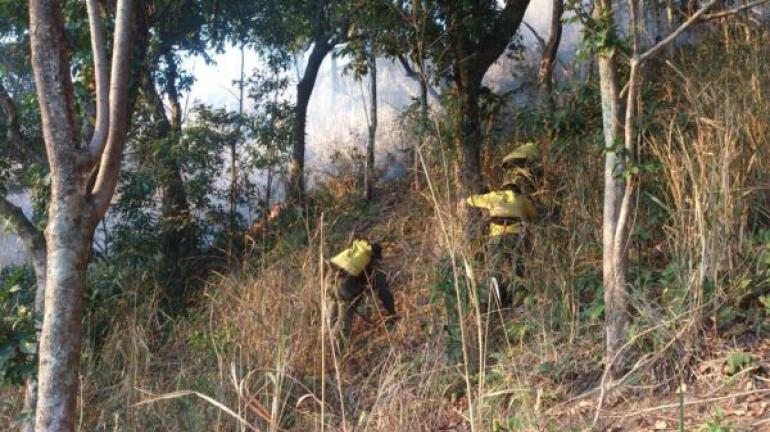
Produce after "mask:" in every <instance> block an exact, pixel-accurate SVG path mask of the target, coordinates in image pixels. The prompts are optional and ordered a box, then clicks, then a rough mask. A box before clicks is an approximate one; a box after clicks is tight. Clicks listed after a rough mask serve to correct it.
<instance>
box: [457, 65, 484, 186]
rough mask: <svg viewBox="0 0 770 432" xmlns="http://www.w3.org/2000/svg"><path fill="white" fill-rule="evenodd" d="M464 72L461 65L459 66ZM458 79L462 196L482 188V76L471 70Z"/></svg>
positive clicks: (459, 166) (459, 167)
mask: <svg viewBox="0 0 770 432" xmlns="http://www.w3.org/2000/svg"><path fill="white" fill-rule="evenodd" d="M460 68H461V69H460V70H461V71H462V68H463V67H462V66H460ZM460 75H461V77H460V79H458V80H457V90H458V93H459V94H458V97H459V101H458V102H459V104H458V112H457V115H456V118H455V128H454V129H455V140H456V148H457V149H458V150H459V151H460V163H459V165H458V179H459V180H460V190H461V191H462V195H463V196H469V195H472V194H476V193H479V192H480V191H481V186H482V184H481V142H482V136H481V117H480V114H479V95H480V93H481V78H478V79H477V78H475V77H473V75H472V74H470V73H467V72H466V73H463V72H460Z"/></svg>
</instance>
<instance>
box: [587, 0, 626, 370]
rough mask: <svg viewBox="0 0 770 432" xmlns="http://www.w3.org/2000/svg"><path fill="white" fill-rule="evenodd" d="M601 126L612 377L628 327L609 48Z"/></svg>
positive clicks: (603, 3) (616, 95)
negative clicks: (618, 245) (618, 235)
mask: <svg viewBox="0 0 770 432" xmlns="http://www.w3.org/2000/svg"><path fill="white" fill-rule="evenodd" d="M611 8H612V6H611V1H610V0H600V1H599V2H597V5H596V7H595V9H594V11H595V13H596V14H597V15H598V14H601V13H602V12H603V11H604V10H611ZM598 63H599V84H600V89H601V103H602V124H603V131H604V152H605V156H604V205H603V208H604V211H603V222H602V250H603V258H602V281H603V285H604V316H605V326H604V329H605V349H604V358H605V367H606V368H607V370H608V372H609V375H608V376H609V377H610V378H614V377H616V376H617V375H618V374H619V372H620V371H621V370H622V367H623V364H624V362H623V361H622V359H620V358H617V357H618V354H619V352H620V348H621V346H622V345H623V343H624V342H625V340H626V332H627V328H628V315H627V313H626V308H627V296H626V280H625V277H626V254H625V251H624V250H618V249H616V248H615V235H616V232H617V226H618V214H619V211H620V204H621V200H622V198H623V191H624V189H625V188H624V181H623V177H622V173H623V169H624V166H625V165H624V161H623V159H622V158H621V157H619V155H618V148H619V146H620V144H621V140H622V132H623V127H622V125H623V119H622V117H621V108H620V77H619V74H618V64H617V52H616V51H615V50H614V49H613V50H610V51H609V52H608V51H603V54H600V55H599V61H598Z"/></svg>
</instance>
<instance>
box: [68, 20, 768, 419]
mask: <svg viewBox="0 0 770 432" xmlns="http://www.w3.org/2000/svg"><path fill="white" fill-rule="evenodd" d="M725 34H727V35H728V36H730V37H731V38H732V39H730V40H729V43H728V41H725V40H721V41H719V40H711V41H708V42H707V43H704V44H703V45H702V46H701V47H699V48H697V49H693V50H692V51H689V52H685V53H683V54H682V55H681V56H679V57H677V58H676V59H674V60H673V61H672V62H671V64H670V65H665V64H662V65H658V66H656V67H657V68H659V69H658V71H666V73H665V74H664V73H658V74H657V75H655V76H660V77H665V78H663V79H660V80H658V81H656V82H654V83H653V84H654V85H651V86H650V89H649V90H648V92H647V93H646V94H647V95H648V97H651V98H653V99H652V100H654V101H656V102H661V103H660V107H658V108H656V111H654V113H653V115H651V116H650V117H648V118H645V121H646V122H647V123H645V124H643V130H644V131H645V133H644V134H643V137H644V146H642V148H643V150H642V153H641V157H642V162H655V164H654V165H655V166H656V168H655V169H656V171H654V172H652V173H651V174H647V175H645V176H644V177H643V179H642V180H643V181H642V184H643V186H642V190H641V191H639V194H638V196H639V200H638V201H639V204H638V207H637V213H636V214H637V217H636V219H635V230H634V232H635V233H636V234H635V237H634V238H633V239H632V242H631V245H632V246H631V247H632V251H631V252H632V253H631V258H632V262H634V263H635V264H636V267H637V268H643V269H642V270H644V271H647V272H648V273H650V274H653V275H654V276H653V277H651V278H647V279H645V278H641V277H632V278H629V280H632V281H633V286H632V287H631V289H632V292H633V296H634V297H633V302H632V303H633V306H634V308H633V311H632V313H633V314H634V317H633V318H634V329H633V333H632V336H633V340H632V343H630V344H629V347H628V348H629V349H631V350H633V351H634V358H636V359H638V361H637V362H636V363H635V364H633V365H631V366H632V372H631V375H632V376H631V378H633V379H632V380H630V381H629V382H633V383H635V384H634V386H631V384H628V386H629V388H633V389H634V391H636V392H637V394H641V392H644V391H646V392H648V394H649V393H651V392H653V391H654V389H655V388H657V387H658V386H661V385H663V386H665V385H667V384H669V383H671V382H676V383H678V379H680V378H681V377H682V375H684V374H685V371H684V369H686V365H687V364H688V362H689V361H690V360H688V355H689V356H690V357H689V359H691V358H692V356H694V355H707V353H704V352H699V351H698V347H699V345H700V344H699V342H698V341H699V340H700V337H701V336H702V335H703V334H704V333H705V332H710V331H713V328H712V327H711V326H710V324H713V321H710V319H711V317H712V316H713V315H714V313H715V311H717V310H718V307H719V305H720V304H722V303H724V302H727V301H730V299H731V297H733V296H734V290H735V284H736V283H737V282H736V281H739V280H742V278H744V277H749V276H751V274H750V272H751V269H750V266H747V264H746V262H747V260H749V259H750V258H751V257H750V252H751V250H750V242H749V241H748V240H749V239H750V238H751V236H753V235H754V231H756V229H757V227H758V226H762V225H763V224H764V225H763V226H767V221H768V220H770V218H768V214H767V210H766V209H767V207H766V204H767V203H768V191H767V187H768V186H767V185H768V184H770V176H769V175H768V174H767V169H766V168H767V162H766V161H767V160H768V157H770V145H768V142H767V127H766V125H767V123H768V120H770V118H769V116H768V113H770V107H769V106H768V103H767V101H766V100H765V98H764V97H763V96H764V95H766V94H767V90H768V86H770V72H769V71H768V70H767V68H766V67H765V66H764V61H763V60H764V59H766V58H768V54H770V52H768V50H769V48H767V44H766V43H763V41H767V40H768V37H767V35H765V34H764V33H763V32H760V31H757V30H753V32H752V33H751V34H750V36H751V37H750V38H748V39H749V42H746V39H745V38H743V39H735V38H734V35H735V34H736V33H734V32H733V33H729V32H728V33H725ZM731 35H732V36H731ZM651 76H652V75H651ZM436 123H437V126H440V123H441V120H440V119H438V118H437V119H436ZM597 126H598V123H597ZM599 134H600V128H599V127H596V130H586V131H584V132H583V133H581V134H574V135H570V136H557V137H556V138H555V139H554V140H553V141H550V140H549V141H545V139H544V138H543V137H538V136H533V135H531V134H529V133H527V134H523V133H521V132H520V131H519V132H517V131H516V130H514V131H513V133H512V135H511V136H508V137H502V138H501V142H503V143H505V144H504V145H503V146H501V147H498V148H493V149H490V152H491V153H492V154H493V155H494V156H493V157H490V158H489V161H490V166H489V167H487V169H486V175H487V178H490V179H491V182H492V183H494V182H495V180H496V179H497V177H498V176H499V173H497V172H496V171H495V170H494V167H493V166H492V165H491V163H492V162H493V161H494V160H496V159H497V158H498V157H499V156H500V155H502V154H504V152H505V151H506V150H509V149H510V147H512V146H513V145H515V143H516V142H519V141H523V140H525V139H536V140H539V141H540V143H541V144H542V145H543V147H545V148H546V149H547V150H548V151H547V155H546V160H545V165H546V173H545V178H544V179H543V188H542V190H541V191H540V192H538V194H537V196H536V198H537V200H538V202H539V204H540V206H541V208H542V209H543V220H542V221H541V223H539V224H537V225H535V226H532V227H530V229H531V231H532V236H531V238H532V243H533V245H532V248H531V249H530V250H529V252H528V253H527V254H526V256H525V257H524V261H525V267H526V268H527V275H526V281H525V286H524V287H522V288H521V292H520V293H519V294H520V297H519V302H518V303H517V305H516V307H515V308H513V309H512V310H505V311H500V310H498V309H495V308H494V307H492V308H485V307H484V304H491V303H492V301H491V299H489V298H480V296H479V295H477V294H476V293H478V292H489V291H484V290H483V289H479V290H477V289H476V288H484V287H485V286H486V285H488V280H487V278H486V276H485V275H486V273H487V270H488V269H486V268H485V264H484V262H485V260H484V259H483V256H482V257H481V258H479V255H480V251H482V250H483V249H482V243H483V241H470V242H468V241H467V237H466V236H465V235H463V233H462V223H461V219H462V215H461V214H460V213H459V212H460V209H458V206H457V195H456V193H455V190H454V184H455V181H454V180H455V179H454V176H453V172H454V170H453V165H452V162H451V161H452V156H451V151H450V150H449V148H448V144H447V143H446V142H444V141H443V140H442V139H440V138H439V137H434V138H433V139H432V140H429V141H426V142H425V143H424V144H423V147H421V151H420V153H419V154H420V157H421V161H422V171H423V172H424V173H425V178H424V179H423V180H422V181H421V183H422V184H423V186H424V187H423V188H422V189H421V190H420V191H416V192H407V189H408V187H409V186H407V185H406V184H405V183H404V184H396V185H393V186H389V187H386V188H385V189H384V190H383V191H381V193H380V196H379V198H378V200H377V202H376V203H375V204H373V205H371V206H364V205H362V204H361V203H360V202H359V201H358V200H357V198H356V193H355V192H354V191H351V190H350V188H351V187H352V185H355V184H356V182H355V181H353V180H351V179H350V178H338V179H336V180H335V181H332V182H329V183H327V184H326V185H322V186H321V188H320V190H319V191H318V193H317V194H318V195H317V197H316V198H317V199H316V202H317V203H318V205H317V209H316V210H317V211H316V213H314V214H315V216H314V217H313V218H311V219H309V220H303V221H300V223H298V224H296V225H295V226H294V227H293V228H292V231H291V232H289V233H288V235H287V236H286V238H285V239H282V240H279V244H278V245H277V246H276V247H275V248H274V249H273V250H272V252H270V253H268V254H267V255H264V256H261V257H260V258H259V259H255V260H250V261H247V262H245V263H244V264H243V266H242V267H241V268H240V269H238V270H234V271H233V272H231V273H229V274H226V275H217V276H215V277H212V278H211V280H209V281H208V284H207V287H206V289H205V292H204V295H203V297H202V298H201V299H200V302H199V304H198V306H197V307H196V308H195V309H194V310H192V311H191V312H190V313H189V315H188V316H187V317H184V318H178V319H176V320H168V319H165V317H163V316H162V314H161V313H160V311H159V308H158V301H157V300H154V299H152V298H149V299H148V298H140V297H139V296H137V293H142V292H152V289H144V287H141V286H132V285H131V284H128V285H127V288H126V294H125V301H123V302H121V303H120V304H121V307H120V308H119V309H118V310H117V311H115V312H114V314H113V315H114V317H113V321H112V323H111V327H110V331H109V332H108V335H107V336H106V338H105V339H104V340H103V341H102V344H101V345H100V346H99V347H98V348H95V347H94V346H90V347H89V349H88V350H87V355H86V356H85V361H84V364H83V379H82V395H81V401H82V409H81V412H80V416H81V418H80V422H79V423H80V425H81V430H89V431H91V430H93V431H107V430H110V431H113V430H127V431H128V430H131V431H134V430H137V431H138V430H142V431H144V430H147V431H150V430H167V431H193V430H200V431H204V430H205V431H250V430H264V431H282V430H296V431H305V430H308V431H310V430H312V431H338V430H339V431H434V430H458V431H462V430H472V431H486V430H493V428H494V427H499V428H502V429H499V430H546V429H547V428H564V429H566V428H568V427H574V428H577V429H582V428H587V427H589V425H590V423H591V420H592V417H593V412H591V411H590V410H589V412H584V411H580V410H578V411H574V410H571V409H570V410H567V411H566V412H565V411H564V410H565V409H567V408H565V407H566V406H567V405H568V403H569V402H570V401H574V400H576V399H579V398H590V397H593V396H594V395H598V393H596V392H595V390H596V388H597V387H598V380H599V379H600V374H601V370H602V366H601V362H602V359H601V352H602V348H601V347H602V345H601V339H602V327H601V324H602V320H601V298H602V296H601V292H600V291H599V289H600V283H601V281H600V263H601V261H600V260H601V248H600V241H599V239H600V228H601V227H600V224H601V186H600V185H601V176H600V173H601V170H602V167H601V159H602V158H601V153H600V147H599V144H598V143H599V142H600V139H599ZM656 214H657V215H660V214H662V219H661V221H660V222H657V220H658V219H656V218H654V217H653V215H656ZM321 215H322V216H321ZM651 221H653V222H651ZM640 227H641V228H644V229H646V230H648V231H650V233H649V235H648V236H646V237H644V236H642V235H640V234H638V233H639V228H640ZM351 233H356V234H357V235H365V236H368V237H370V238H374V239H381V240H382V241H383V242H384V245H385V250H384V255H385V257H386V259H385V262H386V267H387V269H388V271H389V273H390V282H391V284H392V286H393V289H394V293H395V296H396V300H397V308H398V311H399V315H400V317H401V319H400V321H399V323H398V325H397V326H396V327H395V329H393V330H387V329H386V328H385V327H384V326H383V325H382V320H381V319H380V317H379V314H378V309H377V306H376V304H375V303H376V302H374V301H368V302H366V303H365V305H364V308H363V309H364V310H363V311H362V314H363V315H365V316H367V317H369V321H371V322H365V321H364V320H362V319H359V320H358V321H357V324H356V326H355V330H354V335H355V336H354V337H353V338H352V340H351V341H350V342H349V343H348V344H347V349H346V351H345V352H336V351H334V350H333V349H332V348H331V344H329V337H328V334H327V331H328V329H327V328H326V326H325V323H324V320H323V319H322V307H323V304H324V301H323V300H324V291H325V290H328V289H329V288H330V287H329V281H328V280H327V278H326V277H325V275H324V274H323V271H322V264H321V262H322V259H323V257H324V256H329V255H330V254H331V253H332V252H334V251H336V250H338V249H340V248H342V247H344V245H345V244H346V243H347V242H348V241H349V240H350V238H351V236H352V234H351ZM481 255H483V253H482V254H481ZM442 262H449V263H450V265H449V266H448V267H442V265H441V263H442ZM442 268H443V269H444V270H441V269H442ZM666 268H673V269H675V270H676V271H675V272H674V275H673V279H670V278H669V279H666V278H664V277H663V276H661V275H662V274H664V273H665V269H666ZM440 271H445V272H446V273H445V274H437V273H438V272H440ZM635 272H638V273H640V274H643V273H644V272H642V271H641V270H635ZM635 275H636V273H635ZM441 277H446V278H448V279H449V280H451V281H452V282H453V287H454V289H455V290H456V291H454V292H452V293H451V294H452V295H454V296H455V299H454V300H455V303H456V304H457V305H458V307H459V308H460V309H459V310H453V311H448V310H446V308H445V307H444V302H443V301H442V300H441V298H440V296H439V295H438V294H437V291H436V282H437V280H438V279H439V278H441ZM135 283H136V284H138V282H135ZM463 286H467V287H470V289H469V290H468V293H469V296H468V297H469V298H468V300H467V301H466V299H465V297H464V296H465V294H466V292H465V291H462V287H463ZM672 293H673V294H672ZM453 317H459V319H455V318H453ZM453 320H454V321H453ZM454 324H456V325H458V326H459V329H460V342H461V344H460V347H461V351H462V355H461V360H460V361H455V360H454V359H452V358H451V357H450V356H449V355H448V353H447V346H448V345H449V344H450V343H451V341H450V340H449V336H448V334H447V332H446V331H445V327H446V326H448V325H454ZM661 365H662V366H661ZM506 428H508V429H506Z"/></svg>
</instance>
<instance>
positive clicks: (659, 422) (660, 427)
mask: <svg viewBox="0 0 770 432" xmlns="http://www.w3.org/2000/svg"><path fill="white" fill-rule="evenodd" d="M665 429H668V423H666V422H665V421H664V420H656V421H655V430H665Z"/></svg>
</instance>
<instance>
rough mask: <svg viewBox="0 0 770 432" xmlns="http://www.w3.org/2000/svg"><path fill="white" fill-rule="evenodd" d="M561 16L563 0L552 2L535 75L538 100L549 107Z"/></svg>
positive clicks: (559, 40) (550, 104) (560, 28)
mask: <svg viewBox="0 0 770 432" xmlns="http://www.w3.org/2000/svg"><path fill="white" fill-rule="evenodd" d="M562 14H564V0H553V12H552V13H551V33H550V34H549V35H548V41H547V42H546V44H545V47H544V48H543V59H542V60H541V61H540V70H538V73H537V83H538V88H539V90H540V100H541V101H542V102H543V103H545V104H546V105H547V106H549V107H550V106H552V105H553V94H552V93H553V65H554V63H555V62H556V54H557V53H558V51H559V44H560V43H561V30H562V23H561V17H562Z"/></svg>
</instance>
